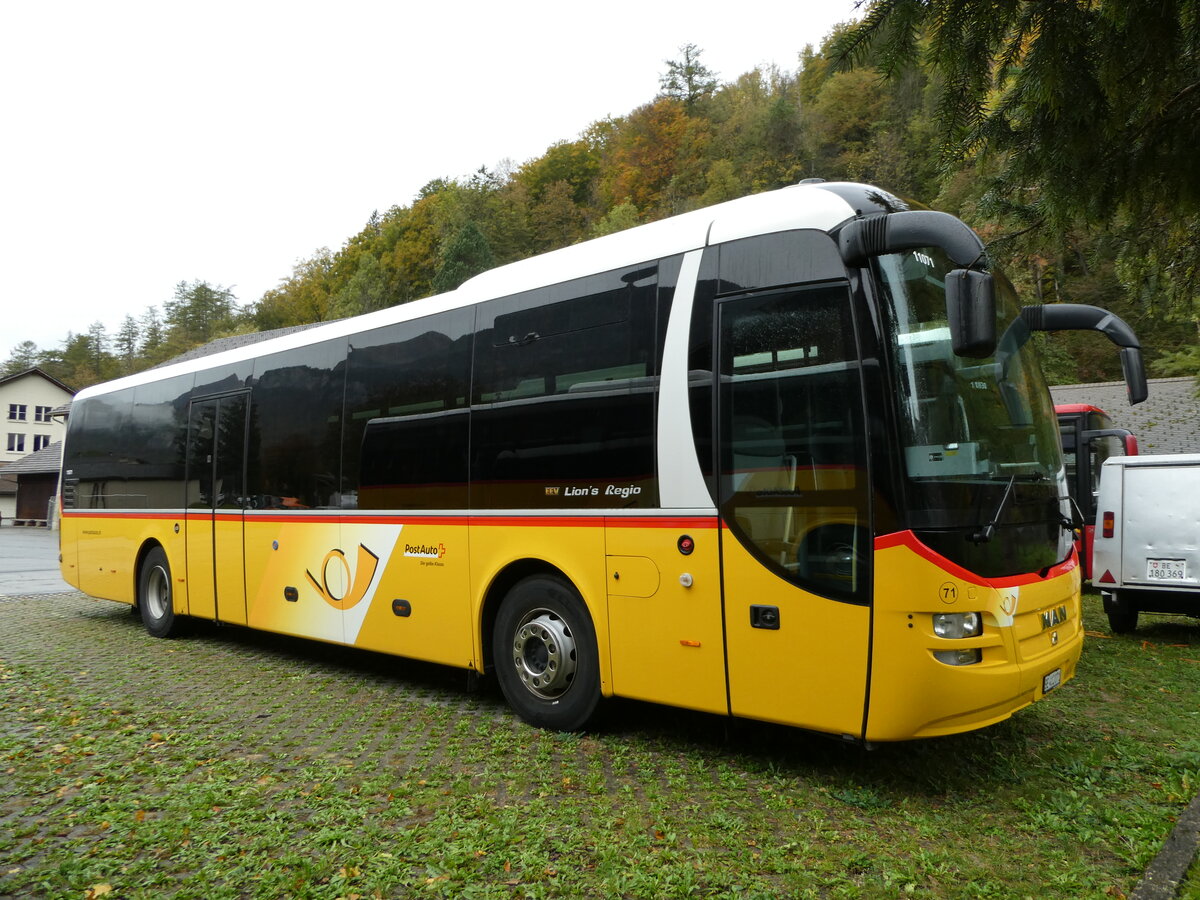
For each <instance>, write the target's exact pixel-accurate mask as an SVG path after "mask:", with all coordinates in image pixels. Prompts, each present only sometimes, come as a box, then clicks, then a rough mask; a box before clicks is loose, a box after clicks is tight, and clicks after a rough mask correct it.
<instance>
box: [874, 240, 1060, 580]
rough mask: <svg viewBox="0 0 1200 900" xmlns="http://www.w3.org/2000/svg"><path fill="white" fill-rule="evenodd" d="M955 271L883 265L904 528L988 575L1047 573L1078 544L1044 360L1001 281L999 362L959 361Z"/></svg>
mask: <svg viewBox="0 0 1200 900" xmlns="http://www.w3.org/2000/svg"><path fill="white" fill-rule="evenodd" d="M952 268H953V264H952V263H951V262H950V260H949V259H948V258H947V257H946V256H945V254H943V253H942V252H941V251H940V250H937V249H928V250H918V251H910V252H904V253H896V254H890V255H887V256H883V257H881V258H880V259H879V260H878V264H877V272H878V277H879V282H880V285H881V287H882V289H883V290H882V294H883V298H884V305H885V315H886V316H887V319H888V324H889V331H890V338H891V344H892V348H891V356H892V377H893V384H894V387H895V392H894V395H895V397H896V403H897V415H898V421H899V428H900V442H899V444H900V453H901V454H902V467H903V472H904V475H905V485H904V493H905V498H904V504H903V506H904V508H905V509H906V510H907V513H906V514H905V515H904V518H905V519H906V520H907V524H908V526H909V527H910V528H912V529H913V530H914V531H915V532H917V534H918V536H920V537H921V538H922V540H924V541H925V542H926V543H928V544H930V545H931V546H933V547H934V549H937V550H938V551H939V552H941V553H943V554H944V555H946V556H948V557H949V558H951V559H953V560H955V561H956V562H959V563H960V564H962V565H965V566H966V567H967V568H970V569H971V570H972V571H975V572H977V573H978V574H981V575H985V576H990V577H995V576H1000V575H1009V574H1015V573H1017V572H1022V571H1030V570H1031V569H1035V568H1043V567H1045V566H1047V565H1052V564H1054V563H1055V562H1059V561H1061V560H1062V559H1064V558H1065V556H1066V554H1067V553H1068V552H1069V548H1070V542H1069V537H1070V535H1069V532H1068V531H1066V530H1065V529H1064V528H1063V527H1062V522H1063V516H1064V515H1066V514H1067V513H1068V511H1069V508H1068V507H1066V506H1064V505H1063V502H1064V501H1063V500H1062V498H1064V497H1065V496H1066V485H1065V475H1064V471H1063V464H1062V454H1061V450H1060V446H1059V435H1058V428H1057V423H1056V419H1055V417H1054V410H1053V407H1052V405H1051V400H1050V395H1049V392H1048V390H1047V388H1046V384H1045V381H1044V379H1043V377H1042V373H1041V367H1040V365H1039V361H1038V357H1037V350H1036V347H1035V345H1034V344H1033V342H1032V341H1030V340H1029V338H1030V331H1029V329H1028V328H1027V327H1026V325H1025V323H1024V321H1023V320H1022V319H1021V317H1020V307H1019V305H1018V301H1017V297H1016V294H1015V293H1014V291H1013V290H1012V287H1011V286H1010V285H1009V284H1008V282H1007V281H1006V280H1005V279H1003V278H1001V277H997V278H996V318H997V322H996V333H997V334H998V335H999V336H1000V337H999V340H998V341H997V346H996V350H995V352H994V354H993V355H992V356H990V357H988V358H986V359H967V358H964V357H958V356H955V355H954V353H953V351H952V350H951V346H950V329H949V323H948V320H947V315H946V297H945V277H946V275H947V273H948V272H949V271H950V270H951V269H952ZM1068 518H1069V516H1068ZM1001 532H1003V537H1001V538H998V539H995V540H993V539H992V538H993V537H994V536H997V535H998V534H1000V533H1001ZM964 538H965V540H964Z"/></svg>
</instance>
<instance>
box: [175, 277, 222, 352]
mask: <svg viewBox="0 0 1200 900" xmlns="http://www.w3.org/2000/svg"><path fill="white" fill-rule="evenodd" d="M235 301H236V298H235V297H234V295H233V291H232V290H231V289H230V288H227V287H222V286H221V285H214V284H209V283H208V282H207V281H193V282H192V283H191V284H188V283H187V282H186V281H181V282H179V283H178V284H177V285H175V296H174V297H173V298H172V299H170V300H168V301H167V302H166V303H165V304H163V306H164V311H165V313H166V323H167V328H168V331H169V336H170V339H171V343H172V344H173V345H174V347H175V349H178V350H186V349H188V348H190V347H194V346H196V345H197V344H204V343H207V342H208V341H211V340H212V339H213V338H214V337H216V335H217V333H218V332H219V331H221V330H223V329H226V328H229V327H230V326H231V325H232V324H233V320H234V316H235V314H236V312H237V305H236V303H235Z"/></svg>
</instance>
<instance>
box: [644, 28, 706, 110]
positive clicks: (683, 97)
mask: <svg viewBox="0 0 1200 900" xmlns="http://www.w3.org/2000/svg"><path fill="white" fill-rule="evenodd" d="M679 52H680V53H682V54H683V58H682V59H680V60H674V59H669V60H667V72H666V74H665V75H663V76H661V77H660V78H659V85H660V86H661V87H662V92H663V95H664V96H667V97H670V98H671V99H673V100H678V101H680V102H681V103H683V106H684V109H686V110H687V111H688V113H689V114H690V113H691V112H692V110H693V109H694V108H695V106H696V104H697V103H698V102H700V101H701V100H702V99H704V98H705V97H708V96H709V95H711V94H712V92H713V91H715V90H716V89H717V84H718V82H717V76H716V73H714V72H713V71H712V70H711V69H709V68H708V67H707V66H705V65H704V64H703V63H702V62H700V56H701V54H702V53H703V52H704V51H703V50H701V49H700V48H699V47H697V46H696V45H695V44H684V45H683V46H682V47H680V48H679Z"/></svg>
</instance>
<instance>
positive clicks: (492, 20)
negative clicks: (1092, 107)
mask: <svg viewBox="0 0 1200 900" xmlns="http://www.w3.org/2000/svg"><path fill="white" fill-rule="evenodd" d="M855 6H856V3H855V0H786V2H775V0H760V2H758V3H753V4H746V5H744V6H741V5H739V4H737V3H730V2H728V0H724V2H719V3H710V2H689V3H664V4H659V3H655V2H653V0H639V2H627V0H608V2H605V3H600V4H595V5H591V6H578V5H572V4H567V3H562V2H520V0H517V2H512V3H509V4H497V3H476V2H474V0H458V2H441V3H439V2H431V3H427V4H426V3H421V4H417V3H414V2H407V3H400V2H383V0H338V2H337V3H333V2H327V3H311V2H303V0H288V2H255V0H237V2H225V0H208V2H205V3H189V4H185V3H181V2H169V0H153V2H123V0H108V2H95V0H36V2H19V0H13V2H5V3H2V4H0V123H2V124H3V131H2V132H0V265H2V271H0V361H3V360H4V359H7V358H8V356H9V353H10V352H11V350H12V348H13V347H14V346H15V345H16V344H18V343H20V342H21V341H25V340H32V341H34V342H35V343H36V344H37V345H38V347H39V348H41V349H50V348H54V347H58V346H60V345H61V344H62V342H63V341H64V339H65V338H66V335H67V332H68V331H70V330H73V331H75V332H79V331H86V330H87V328H88V326H89V325H90V324H91V323H93V322H96V321H99V322H102V323H104V325H105V327H106V328H107V329H108V332H109V334H110V335H111V334H115V333H116V331H117V329H118V327H119V326H120V324H121V321H122V319H123V318H124V316H125V315H126V314H129V315H133V316H134V317H139V316H141V315H142V314H143V313H144V312H145V310H146V307H148V306H151V305H153V306H157V307H159V308H160V309H161V307H162V305H163V303H164V301H166V300H168V299H170V298H171V296H172V295H173V292H174V288H175V285H176V284H178V283H179V282H180V281H188V282H191V281H194V280H197V279H201V280H205V281H208V282H210V283H212V284H215V285H221V286H226V287H231V288H232V289H233V292H234V294H235V295H236V296H237V298H238V301H239V302H240V303H243V304H244V303H249V302H252V301H254V300H257V299H259V298H260V297H261V296H262V294H263V292H264V291H266V290H268V289H270V288H272V287H275V286H276V285H277V284H278V283H279V281H280V280H281V279H283V278H285V277H287V276H288V275H289V274H290V273H291V270H292V266H293V265H294V264H295V263H296V261H297V260H300V259H303V258H306V257H309V256H310V255H312V253H313V251H315V250H316V249H317V248H319V247H329V248H330V249H332V250H337V249H338V248H339V247H341V246H342V244H343V243H344V242H345V241H346V239H347V238H349V237H350V236H352V235H353V234H355V233H356V232H358V231H359V230H360V229H361V228H362V226H363V224H365V222H366V220H367V218H368V217H369V216H370V215H371V212H372V211H373V210H376V209H378V210H380V211H382V210H386V209H387V208H389V207H391V206H395V205H401V206H407V205H409V204H411V203H412V201H413V199H414V197H415V195H416V193H417V191H418V190H420V188H421V187H422V186H423V185H424V184H426V183H427V182H429V181H431V180H432V179H434V178H439V177H448V178H461V177H463V176H466V175H469V174H470V173H472V172H474V171H476V170H477V169H478V168H479V167H480V166H487V167H488V168H489V169H495V168H497V167H498V166H499V165H500V164H501V162H502V161H504V160H510V161H512V163H514V164H517V165H519V164H520V163H522V162H525V161H526V160H529V159H532V158H535V157H537V156H540V155H541V154H542V153H543V152H544V151H545V150H546V148H547V147H548V146H549V145H550V144H552V143H554V142H555V141H559V140H573V139H575V138H576V137H578V136H579V134H580V133H581V132H582V131H583V130H584V129H586V128H587V127H588V125H590V124H591V123H592V122H595V121H597V120H600V119H603V118H604V117H606V116H621V115H624V114H626V113H628V112H630V111H631V110H633V109H634V108H635V107H637V106H640V105H641V104H643V103H646V102H648V101H650V100H651V99H652V98H653V97H654V95H655V94H656V93H657V91H658V88H659V76H660V75H661V74H662V73H663V72H665V71H666V63H665V61H666V60H668V59H677V58H679V53H678V50H679V48H680V46H682V45H683V44H685V43H689V42H690V43H693V44H696V45H697V46H698V47H699V48H700V49H701V50H702V51H703V55H702V56H701V61H702V62H704V63H705V64H706V65H707V66H708V67H709V68H710V69H712V70H713V71H714V72H716V73H717V75H718V76H719V78H720V79H721V81H722V82H727V81H732V80H734V79H735V78H736V77H737V76H738V75H741V74H743V73H744V72H748V71H750V70H751V69H753V68H754V67H755V66H759V65H770V64H774V65H777V66H778V67H779V68H781V69H784V70H788V71H794V70H795V69H796V68H797V67H798V61H799V54H800V52H801V51H802V50H803V48H804V46H805V44H810V43H811V44H813V45H819V44H820V42H821V40H822V39H823V38H824V37H825V36H826V35H827V34H828V33H829V32H830V30H831V29H832V27H833V26H834V25H835V24H837V23H839V22H844V21H848V20H850V19H853V18H855V17H857V15H858V12H857V10H856V9H855Z"/></svg>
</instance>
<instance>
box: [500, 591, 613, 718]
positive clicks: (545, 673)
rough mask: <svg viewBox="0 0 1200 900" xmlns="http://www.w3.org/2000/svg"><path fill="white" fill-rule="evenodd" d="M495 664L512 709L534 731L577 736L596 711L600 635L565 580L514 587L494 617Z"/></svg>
mask: <svg viewBox="0 0 1200 900" xmlns="http://www.w3.org/2000/svg"><path fill="white" fill-rule="evenodd" d="M492 659H493V660H494V661H495V667H496V678H497V680H498V681H499V682H500V689H501V690H502V691H503V692H504V697H505V699H506V700H507V701H508V704H509V706H511V707H512V708H513V709H514V710H515V711H516V713H517V715H519V716H520V717H521V718H522V719H524V720H525V721H526V722H528V723H530V724H531V725H536V726H538V727H540V728H551V729H554V730H555V731H576V730H578V729H580V728H582V727H583V726H584V725H586V724H587V722H588V720H589V719H591V717H592V714H593V713H594V712H595V711H596V707H597V705H598V704H599V702H600V658H599V653H598V652H597V650H596V630H595V628H594V627H593V625H592V620H591V617H590V616H589V615H588V611H587V607H586V606H585V605H584V603H583V598H581V597H580V596H579V593H578V592H577V591H576V590H575V589H574V588H573V587H572V586H571V585H570V584H568V583H567V582H566V581H564V580H562V579H561V578H557V577H555V576H552V575H532V576H530V577H528V578H525V579H522V580H521V581H519V582H517V584H516V585H514V586H513V588H512V589H511V590H510V591H509V592H508V595H507V596H506V597H505V598H504V602H503V603H502V604H501V606H500V612H499V615H497V617H496V628H495V631H494V632H493V633H492Z"/></svg>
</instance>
